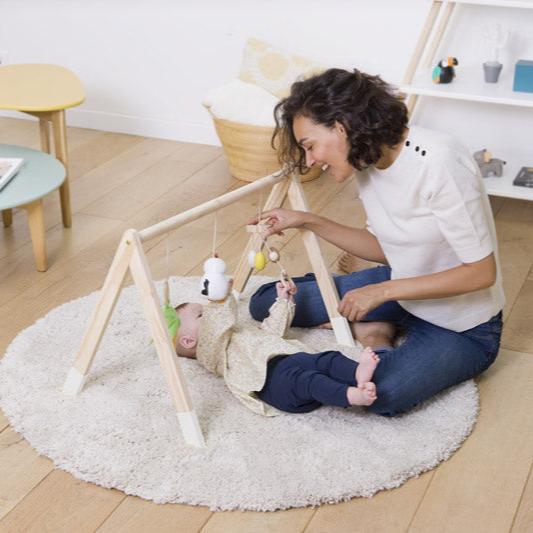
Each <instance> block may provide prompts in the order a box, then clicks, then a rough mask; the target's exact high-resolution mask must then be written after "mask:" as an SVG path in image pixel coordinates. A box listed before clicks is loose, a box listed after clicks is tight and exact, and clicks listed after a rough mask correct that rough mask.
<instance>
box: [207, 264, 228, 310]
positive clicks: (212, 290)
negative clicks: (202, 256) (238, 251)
mask: <svg viewBox="0 0 533 533" xmlns="http://www.w3.org/2000/svg"><path fill="white" fill-rule="evenodd" d="M225 271H226V263H225V262H224V261H223V260H222V259H220V258H219V257H210V258H209V259H208V260H207V261H206V262H205V263H204V275H203V276H202V280H201V292H202V294H203V295H204V296H207V299H208V300H211V301H212V302H219V301H222V300H225V299H226V296H227V295H228V292H229V288H230V282H229V279H228V278H227V277H226V275H225V274H224V272H225Z"/></svg>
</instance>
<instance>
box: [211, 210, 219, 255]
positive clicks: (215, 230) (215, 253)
mask: <svg viewBox="0 0 533 533" xmlns="http://www.w3.org/2000/svg"><path fill="white" fill-rule="evenodd" d="M217 230H218V216H217V212H216V211H215V222H214V225H213V253H212V256H213V257H217Z"/></svg>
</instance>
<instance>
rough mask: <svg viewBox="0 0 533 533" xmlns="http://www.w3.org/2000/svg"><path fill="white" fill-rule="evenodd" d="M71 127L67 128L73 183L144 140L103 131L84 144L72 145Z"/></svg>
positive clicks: (70, 175)
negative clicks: (74, 146)
mask: <svg viewBox="0 0 533 533" xmlns="http://www.w3.org/2000/svg"><path fill="white" fill-rule="evenodd" d="M70 137H71V128H68V130H67V138H68V141H69V179H70V181H71V183H72V182H73V181H74V180H76V179H78V178H79V177H80V176H83V175H85V174H87V173H88V172H90V171H91V170H93V169H95V168H97V167H99V166H101V165H103V164H105V163H107V162H108V161H110V160H111V159H114V158H116V157H117V156H119V155H121V154H123V153H124V152H127V151H129V150H131V149H133V148H135V146H136V145H138V144H140V143H142V142H143V140H144V139H143V137H138V136H136V135H127V134H122V133H102V132H98V136H96V137H93V138H91V139H88V141H87V142H85V143H84V144H83V145H82V146H79V147H76V148H73V147H72V146H71V139H70Z"/></svg>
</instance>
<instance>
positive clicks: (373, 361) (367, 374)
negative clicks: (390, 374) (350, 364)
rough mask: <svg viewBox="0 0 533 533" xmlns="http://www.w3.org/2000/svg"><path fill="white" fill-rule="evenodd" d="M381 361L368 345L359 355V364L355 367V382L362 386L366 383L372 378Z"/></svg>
mask: <svg viewBox="0 0 533 533" xmlns="http://www.w3.org/2000/svg"><path fill="white" fill-rule="evenodd" d="M378 363H379V357H378V356H377V355H376V354H375V353H374V352H373V351H372V348H370V347H369V346H367V347H366V348H365V349H364V350H363V351H362V352H361V355H360V357H359V365H358V366H357V368H356V369H355V382H356V383H357V386H358V387H359V388H361V387H362V386H363V385H364V384H365V383H367V382H368V381H371V380H372V376H373V375H374V370H376V366H377V365H378Z"/></svg>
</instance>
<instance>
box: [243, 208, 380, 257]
mask: <svg viewBox="0 0 533 533" xmlns="http://www.w3.org/2000/svg"><path fill="white" fill-rule="evenodd" d="M261 219H262V220H266V221H267V223H269V224H270V227H269V228H268V230H267V231H266V232H265V236H266V237H268V236H269V235H273V234H275V233H281V232H282V231H283V230H285V229H289V228H298V229H307V230H310V231H312V232H313V233H315V234H316V235H318V236H319V237H322V238H323V239H325V240H326V241H328V242H330V243H331V244H334V245H335V246H338V247H339V248H340V249H341V250H344V251H345V252H349V253H351V254H353V255H356V256H357V257H360V258H362V259H366V260H367V261H375V262H376V263H383V264H387V260H386V258H385V254H384V253H383V250H382V248H381V246H380V244H379V242H378V240H377V239H376V237H375V236H374V235H372V233H370V232H369V231H368V230H366V229H358V228H351V227H349V226H344V225H343V224H339V223H337V222H333V220H329V219H328V218H324V217H321V216H319V215H315V214H314V213H309V212H307V211H296V210H293V209H281V208H279V209H272V210H270V211H265V212H264V213H262V214H261ZM257 223H258V218H257V217H256V218H254V219H252V220H250V221H249V224H257Z"/></svg>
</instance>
